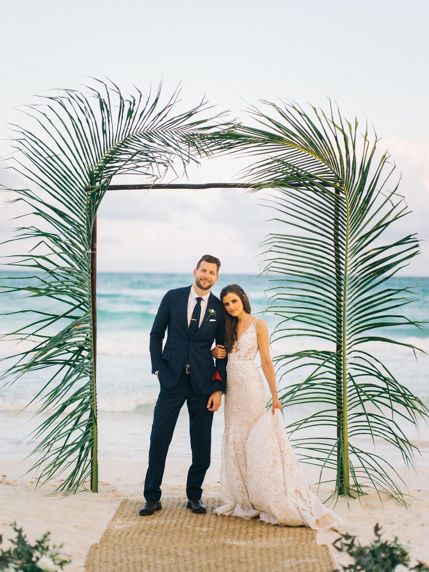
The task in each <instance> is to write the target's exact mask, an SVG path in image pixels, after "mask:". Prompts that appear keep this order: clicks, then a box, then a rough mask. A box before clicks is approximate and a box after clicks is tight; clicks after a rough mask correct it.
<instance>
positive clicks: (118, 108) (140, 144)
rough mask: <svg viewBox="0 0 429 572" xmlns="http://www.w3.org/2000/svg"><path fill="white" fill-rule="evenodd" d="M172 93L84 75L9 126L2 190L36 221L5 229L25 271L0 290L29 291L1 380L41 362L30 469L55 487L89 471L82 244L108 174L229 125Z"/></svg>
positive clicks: (200, 144)
mask: <svg viewBox="0 0 429 572" xmlns="http://www.w3.org/2000/svg"><path fill="white" fill-rule="evenodd" d="M178 97H179V93H178V92H175V93H173V94H172V95H171V96H170V97H169V98H167V99H166V100H164V99H163V97H162V93H161V89H158V90H157V91H156V92H155V93H153V94H152V93H151V92H148V93H147V94H146V95H144V94H143V93H142V92H141V91H140V90H138V89H136V90H135V91H134V93H132V94H131V95H128V96H124V95H123V94H122V92H121V90H120V89H119V88H118V87H117V86H116V85H115V84H113V83H112V82H100V81H98V80H95V84H94V85H93V86H90V87H89V88H88V89H87V92H86V93H83V92H80V91H76V90H71V89H67V90H62V91H59V92H55V94H54V95H50V96H45V97H42V98H41V99H40V102H38V103H36V104H34V105H31V106H29V107H28V109H27V111H26V117H27V120H26V126H19V125H14V126H13V133H14V140H13V147H14V149H15V155H14V157H13V159H12V163H11V167H10V168H12V169H13V170H14V171H15V172H16V173H17V174H19V175H20V176H21V177H22V178H24V180H25V181H26V185H27V187H26V188H18V189H8V190H12V191H13V193H14V199H13V201H14V202H15V203H20V204H21V205H22V206H24V207H25V208H26V215H25V216H31V217H32V218H33V219H34V220H35V221H36V222H35V223H34V224H31V225H28V226H20V227H18V228H17V229H16V234H15V236H14V238H13V239H12V240H14V241H20V242H21V243H22V245H23V247H24V249H25V250H24V252H25V254H23V255H13V256H11V257H8V259H7V263H8V264H9V266H10V267H11V268H12V269H20V270H25V271H26V274H25V275H23V277H22V279H21V277H16V276H13V277H11V279H10V280H7V281H5V283H4V284H3V285H2V286H1V288H0V291H2V292H16V293H18V294H20V295H22V296H26V297H28V298H29V304H30V305H29V307H28V308H20V309H19V310H18V313H20V314H21V315H22V317H23V318H25V317H28V318H29V320H30V321H28V322H27V323H26V324H25V325H24V326H21V327H19V328H18V329H16V330H15V331H12V332H9V333H8V334H7V335H8V336H9V337H10V338H11V339H14V340H18V341H19V340H21V341H22V340H27V341H31V342H32V345H31V347H30V348H26V349H25V350H23V351H21V352H18V353H17V354H15V355H14V356H9V358H8V360H6V361H7V362H8V363H9V365H8V367H6V370H5V372H4V374H3V376H2V379H3V380H6V381H8V382H9V383H13V382H15V381H17V380H19V379H20V378H22V377H23V376H31V374H32V372H34V371H36V370H46V381H45V383H44V384H43V388H42V389H41V390H40V391H39V392H38V393H37V395H35V396H34V399H35V400H37V401H41V406H40V409H39V413H43V415H45V416H46V418H45V419H44V420H43V422H41V424H40V426H39V427H38V429H37V430H36V432H35V437H36V438H37V440H38V444H37V446H36V448H35V450H34V453H36V454H37V456H38V460H37V461H36V463H35V464H34V467H33V468H36V469H37V470H38V472H39V482H41V483H43V482H45V481H46V480H48V479H52V478H53V477H58V476H60V475H61V476H63V477H64V480H63V482H62V484H61V485H60V489H61V490H63V491H65V492H73V491H76V490H77V489H78V488H79V487H81V486H82V484H83V482H84V481H85V480H86V479H87V478H88V476H89V475H91V488H92V490H97V487H98V468H97V467H98V464H97V393H96V377H95V362H94V359H95V355H94V331H93V323H92V318H91V316H92V297H91V243H92V233H93V225H94V220H95V216H96V213H97V209H98V207H99V205H100V202H101V201H102V199H103V197H104V194H105V192H106V188H107V187H108V185H109V184H110V181H111V180H112V178H113V177H114V176H116V175H129V174H137V175H139V176H140V177H142V178H143V180H144V182H149V183H151V182H155V181H157V180H158V179H159V178H160V177H162V176H163V175H164V174H165V173H166V172H168V170H171V169H172V170H173V171H175V170H177V169H178V168H180V169H181V170H182V169H186V166H187V165H188V164H189V163H190V162H196V161H198V160H199V158H200V157H201V156H204V155H208V154H211V153H212V152H213V144H212V143H211V142H210V139H209V137H208V135H209V134H210V133H211V132H212V131H218V130H222V129H224V128H225V129H226V128H230V125H229V124H225V125H223V123H222V118H221V117H220V116H215V117H211V116H210V108H209V107H208V106H207V104H206V103H205V102H204V101H202V102H201V103H199V104H198V105H196V106H195V107H193V108H192V109H190V110H186V111H182V112H180V111H177V109H178V106H179V101H178ZM27 124H29V126H27ZM38 298H47V299H50V300H51V301H52V308H53V309H52V310H51V311H49V312H45V311H41V310H40V309H38V308H37V306H36V308H32V307H31V301H32V300H35V299H38ZM11 362H12V363H11Z"/></svg>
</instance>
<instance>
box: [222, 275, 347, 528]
mask: <svg viewBox="0 0 429 572" xmlns="http://www.w3.org/2000/svg"><path fill="white" fill-rule="evenodd" d="M220 298H221V301H222V303H223V305H224V308H225V313H226V336H225V347H224V346H216V348H214V349H213V350H212V353H213V355H214V357H216V358H219V359H222V358H224V357H225V355H226V353H227V354H228V365H227V379H228V389H227V393H226V395H225V431H224V435H223V442H222V468H221V496H222V501H223V504H222V506H219V507H218V508H217V509H216V510H215V512H216V513H217V514H218V515H225V516H236V517H240V518H246V519H249V518H254V517H259V518H260V519H261V520H263V521H265V522H268V523H271V524H283V525H288V526H302V525H305V526H309V527H311V528H314V529H321V528H334V527H336V526H338V524H339V518H338V517H337V516H336V515H335V513H334V512H332V511H331V510H329V509H328V508H326V507H325V506H324V505H323V504H322V503H321V502H320V500H319V499H318V498H317V496H316V495H314V494H313V493H312V492H311V491H310V489H309V488H308V486H307V485H306V483H305V481H304V480H303V478H302V476H301V474H300V470H299V467H298V464H297V460H296V457H295V454H294V452H293V449H292V447H291V445H290V444H289V441H288V439H287V437H286V433H285V430H284V428H283V424H282V404H281V403H280V401H279V398H278V395H277V387H276V380H275V373H274V367H273V363H272V360H271V356H270V347H269V334H268V328H267V325H266V324H265V322H264V321H263V320H261V319H258V318H256V317H254V316H252V315H251V313H250V312H251V308H250V302H249V298H248V297H247V295H246V293H245V292H244V290H243V289H242V288H241V287H240V286H238V285H237V284H231V285H229V286H226V287H225V288H223V290H222V292H221V294H220ZM258 351H259V354H260V358H261V365H262V370H263V372H264V376H265V378H266V380H267V382H268V386H269V389H270V392H271V396H272V405H271V410H269V411H266V410H265V402H266V395H265V389H264V383H263V380H262V378H261V376H260V375H259V371H258V368H257V366H256V363H255V357H256V354H257V352H258Z"/></svg>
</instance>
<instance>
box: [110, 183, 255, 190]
mask: <svg viewBox="0 0 429 572" xmlns="http://www.w3.org/2000/svg"><path fill="white" fill-rule="evenodd" d="M256 187H257V185H252V184H251V183H194V184H191V183H169V184H163V183H155V184H153V185H150V184H144V185H143V184H142V185H109V186H108V187H107V189H106V190H107V191H142V190H145V191H147V190H150V189H254V188H256Z"/></svg>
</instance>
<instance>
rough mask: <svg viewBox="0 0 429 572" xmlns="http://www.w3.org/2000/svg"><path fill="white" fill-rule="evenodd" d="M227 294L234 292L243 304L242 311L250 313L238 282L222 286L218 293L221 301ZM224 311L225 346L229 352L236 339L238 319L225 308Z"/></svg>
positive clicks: (246, 299)
mask: <svg viewBox="0 0 429 572" xmlns="http://www.w3.org/2000/svg"><path fill="white" fill-rule="evenodd" d="M227 294H236V295H237V296H238V297H239V298H240V300H241V302H242V304H243V308H244V311H245V312H246V313H247V314H250V313H251V307H250V302H249V298H248V296H247V294H246V292H245V291H244V290H243V288H242V287H241V286H239V285H238V284H229V285H228V286H225V288H222V291H221V293H220V299H221V302H223V299H224V298H225V296H226V295H227ZM224 312H225V348H226V351H227V352H228V353H230V352H231V351H232V348H233V345H234V343H235V342H236V341H237V323H238V320H237V318H234V317H233V316H231V315H230V314H228V312H227V311H226V310H225V309H224Z"/></svg>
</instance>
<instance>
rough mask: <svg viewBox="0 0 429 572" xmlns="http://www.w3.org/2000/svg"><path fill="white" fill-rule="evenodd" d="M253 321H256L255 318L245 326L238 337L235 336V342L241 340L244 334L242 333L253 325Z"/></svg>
mask: <svg viewBox="0 0 429 572" xmlns="http://www.w3.org/2000/svg"><path fill="white" fill-rule="evenodd" d="M255 322H256V320H254V319H253V320H252V321H251V322H250V324H249V325H248V326H247V328H246V329H245V330H243V331H242V332H241V334H240V336H239V337H237V339H236V343H238V342H239V341H240V340H241V338H242V337H243V336H244V334H245V333H246V332H247V331H248V330H250V328H251V326H253V324H254V323H255Z"/></svg>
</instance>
